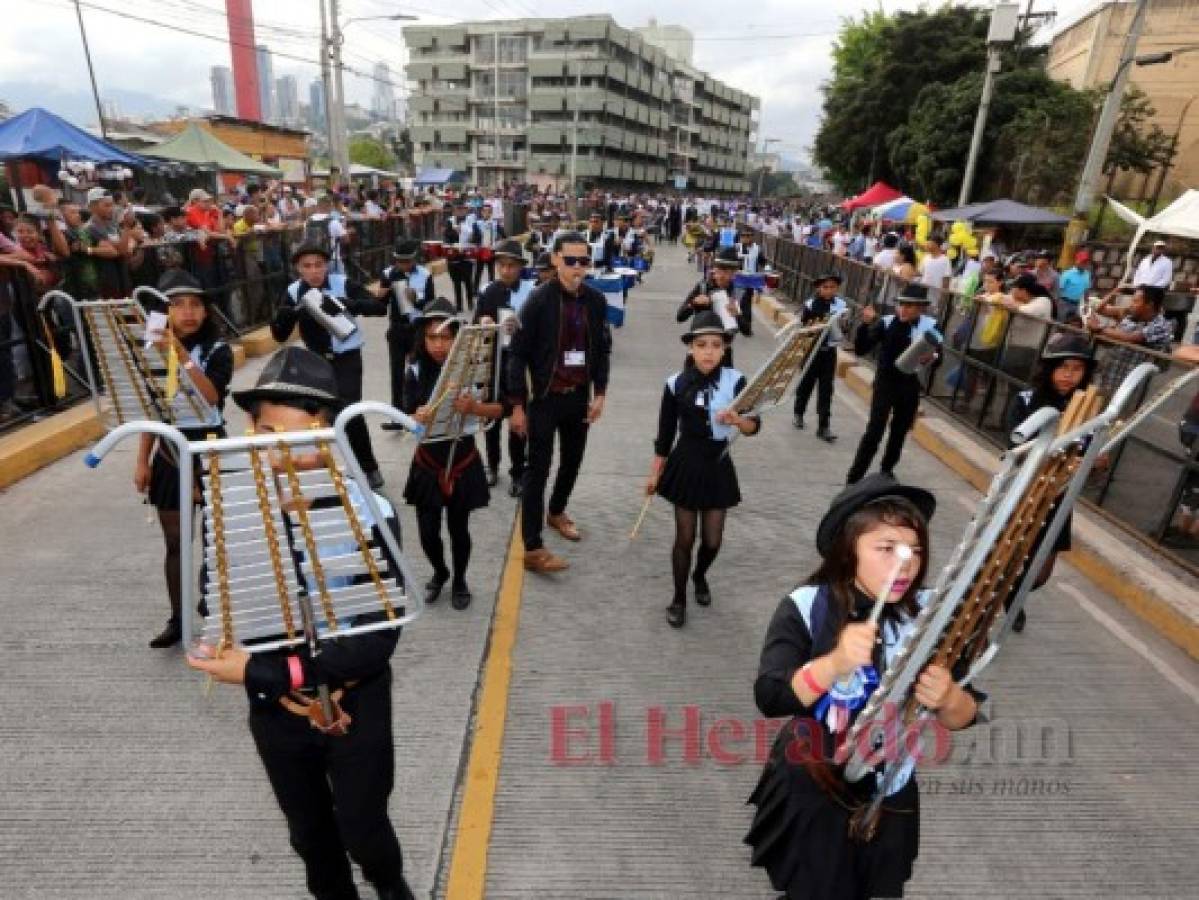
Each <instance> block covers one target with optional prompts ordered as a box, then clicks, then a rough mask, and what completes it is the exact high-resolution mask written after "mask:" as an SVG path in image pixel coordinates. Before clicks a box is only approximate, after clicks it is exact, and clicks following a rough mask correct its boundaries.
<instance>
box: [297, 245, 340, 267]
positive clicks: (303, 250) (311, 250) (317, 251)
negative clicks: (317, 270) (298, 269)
mask: <svg viewBox="0 0 1199 900" xmlns="http://www.w3.org/2000/svg"><path fill="white" fill-rule="evenodd" d="M301 256H319V257H321V259H323V260H324V261H325V262H328V261H329V260H330V259H332V256H331V255H330V254H329V251H328V250H327V249H326V248H324V247H322V246H321V245H320V244H311V243H308V244H300V246H298V247H296V249H295V250H293V251H291V264H292V265H293V266H294V265H295V264H296V263H297V262H299V260H300V257H301Z"/></svg>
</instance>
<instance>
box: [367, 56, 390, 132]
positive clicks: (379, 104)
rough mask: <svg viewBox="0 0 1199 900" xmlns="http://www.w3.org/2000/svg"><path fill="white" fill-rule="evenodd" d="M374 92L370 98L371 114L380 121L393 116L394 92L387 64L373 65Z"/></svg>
mask: <svg viewBox="0 0 1199 900" xmlns="http://www.w3.org/2000/svg"><path fill="white" fill-rule="evenodd" d="M373 74H374V76H375V92H374V95H373V96H372V97H371V112H373V113H374V114H375V115H376V116H378V117H379V118H381V119H391V118H393V117H394V116H395V105H396V104H395V91H394V90H392V86H391V69H390V68H389V67H388V65H387V63H385V62H379V63H375V71H374V73H373Z"/></svg>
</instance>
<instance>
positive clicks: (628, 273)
mask: <svg viewBox="0 0 1199 900" xmlns="http://www.w3.org/2000/svg"><path fill="white" fill-rule="evenodd" d="M612 274H613V275H619V276H620V278H621V281H623V282H624V287H625V290H628V289H629V288H632V287H636V286H637V270H636V269H633V268H630V267H629V266H617V267H614V268H613V269H612Z"/></svg>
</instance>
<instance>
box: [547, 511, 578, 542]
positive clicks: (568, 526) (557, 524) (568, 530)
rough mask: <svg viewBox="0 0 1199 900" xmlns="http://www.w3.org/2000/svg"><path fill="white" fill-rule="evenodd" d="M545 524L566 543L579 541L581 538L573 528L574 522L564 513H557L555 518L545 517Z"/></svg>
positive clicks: (576, 529)
mask: <svg viewBox="0 0 1199 900" xmlns="http://www.w3.org/2000/svg"><path fill="white" fill-rule="evenodd" d="M545 524H546V525H548V526H549V527H550V528H552V529H554V531H556V532H558V534H560V535H562V537H564V538H566V539H567V540H568V541H581V540H582V539H583V536H582V535H581V534H579V529H578V528H576V527H575V523H574V521H573V520H572V519H571V518H570V516H568V515H567V514H566V513H559V514H558V515H556V516H546V517H545Z"/></svg>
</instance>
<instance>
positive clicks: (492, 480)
mask: <svg viewBox="0 0 1199 900" xmlns="http://www.w3.org/2000/svg"><path fill="white" fill-rule="evenodd" d="M499 483H500V476H499V474H498V473H497V472H496V470H495V469H488V470H487V486H488V487H495V486H496V485H497V484H499Z"/></svg>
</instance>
